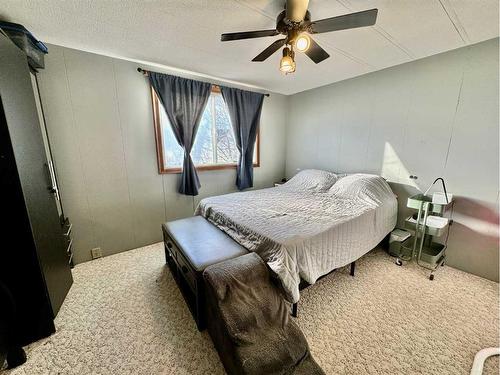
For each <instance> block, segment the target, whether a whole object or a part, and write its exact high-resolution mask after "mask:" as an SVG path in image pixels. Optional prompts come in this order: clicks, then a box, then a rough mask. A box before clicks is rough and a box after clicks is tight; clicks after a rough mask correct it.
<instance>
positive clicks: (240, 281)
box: [203, 253, 324, 375]
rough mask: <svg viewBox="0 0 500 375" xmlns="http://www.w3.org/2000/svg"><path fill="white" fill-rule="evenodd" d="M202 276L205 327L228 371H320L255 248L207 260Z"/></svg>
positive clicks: (305, 372)
mask: <svg viewBox="0 0 500 375" xmlns="http://www.w3.org/2000/svg"><path fill="white" fill-rule="evenodd" d="M203 276H204V278H205V281H206V298H207V310H208V319H207V320H208V331H209V333H210V336H211V337H212V340H213V342H214V345H215V347H216V349H217V351H218V352H219V356H220V358H221V360H222V362H223V364H224V367H225V368H226V371H227V372H228V373H229V374H310V375H315V374H324V372H323V370H321V368H320V367H319V366H318V365H317V364H316V362H315V361H314V359H313V358H312V356H311V354H310V352H309V347H308V344H307V341H306V339H305V337H304V335H303V334H302V332H301V331H300V329H299V327H298V326H297V325H296V324H295V322H293V320H292V319H291V318H290V314H289V305H287V303H286V302H285V301H284V300H283V297H282V295H281V293H280V291H279V290H278V289H277V288H276V287H275V286H274V285H273V284H272V283H271V280H270V275H269V271H268V269H267V266H266V264H265V263H264V262H263V261H262V259H261V258H260V257H259V256H258V255H257V254H255V253H250V254H247V255H243V256H241V257H238V258H234V259H230V260H228V261H225V262H222V263H218V264H215V265H213V266H210V267H208V268H207V269H206V270H205V272H204V274H203Z"/></svg>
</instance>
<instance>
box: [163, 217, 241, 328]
mask: <svg viewBox="0 0 500 375" xmlns="http://www.w3.org/2000/svg"><path fill="white" fill-rule="evenodd" d="M162 229H163V239H164V243H165V257H166V260H167V264H168V266H169V268H170V270H171V272H172V275H173V276H174V279H175V281H176V282H177V285H178V286H179V289H180V290H181V292H182V295H183V296H184V299H185V300H186V303H187V305H188V307H189V309H190V310H191V314H192V315H193V318H194V320H195V322H196V325H197V327H198V329H199V330H200V331H201V330H203V329H204V328H205V326H206V317H205V312H206V308H205V288H204V281H203V276H202V274H203V271H204V270H205V268H207V267H208V266H210V265H212V264H216V263H220V262H222V261H225V260H228V259H231V258H236V257H239V256H241V255H244V254H247V253H248V251H247V250H246V249H245V248H244V247H242V246H240V245H239V244H237V243H236V242H235V241H234V240H233V239H232V238H230V237H229V236H228V235H226V234H225V233H224V232H222V231H221V230H219V229H218V228H217V227H215V226H214V225H213V224H211V223H209V222H208V221H207V220H206V219H205V218H203V217H201V216H194V217H190V218H187V219H181V220H175V221H169V222H167V223H165V224H163V225H162Z"/></svg>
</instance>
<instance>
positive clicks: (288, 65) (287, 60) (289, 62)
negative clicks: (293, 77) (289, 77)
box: [280, 47, 295, 74]
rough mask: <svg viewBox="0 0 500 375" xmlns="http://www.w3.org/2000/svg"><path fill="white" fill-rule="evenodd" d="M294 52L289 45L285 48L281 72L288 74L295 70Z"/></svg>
mask: <svg viewBox="0 0 500 375" xmlns="http://www.w3.org/2000/svg"><path fill="white" fill-rule="evenodd" d="M293 57H294V53H293V51H291V50H290V49H289V48H288V47H285V48H283V57H282V58H281V60H280V70H281V72H283V73H285V74H288V73H293V72H295V61H294V60H293Z"/></svg>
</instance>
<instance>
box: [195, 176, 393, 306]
mask: <svg viewBox="0 0 500 375" xmlns="http://www.w3.org/2000/svg"><path fill="white" fill-rule="evenodd" d="M196 214H197V215H202V216H203V217H205V218H206V219H207V220H208V221H210V222H211V223H212V224H214V225H215V226H217V227H218V228H219V229H221V230H222V231H224V232H225V233H227V234H228V235H229V236H230V237H232V238H233V239H234V240H235V241H236V242H238V243H239V244H241V245H242V246H244V247H245V248H247V249H248V250H250V251H253V252H256V253H257V254H259V255H260V256H261V257H262V259H264V261H265V262H266V263H267V264H268V266H269V267H270V269H271V270H272V271H273V272H274V273H275V274H276V276H277V277H278V278H279V280H280V281H281V284H282V287H283V290H284V292H285V296H286V298H287V300H289V301H290V302H292V303H296V302H298V300H299V297H300V294H299V285H300V282H301V279H303V280H304V281H305V282H307V283H308V284H314V283H315V282H316V280H317V279H318V278H320V277H321V276H323V275H325V274H327V273H329V272H331V271H332V270H334V269H336V268H339V267H343V266H345V265H347V264H349V263H352V262H354V261H355V260H357V259H358V258H360V257H361V256H363V255H364V254H366V253H367V252H368V251H370V250H371V249H373V248H374V247H375V246H376V245H377V244H378V243H379V242H380V241H381V240H382V239H384V237H385V236H386V235H387V234H388V233H390V231H391V230H392V229H393V228H394V227H395V225H396V220H397V201H396V197H395V195H394V194H393V192H392V190H391V188H390V187H389V185H388V184H387V182H386V181H385V180H384V179H383V178H381V177H380V176H376V175H368V174H351V175H345V176H338V175H336V174H334V173H330V172H326V171H319V170H305V171H301V172H299V173H298V174H297V175H296V176H294V177H293V178H292V179H291V180H290V181H288V182H287V183H285V184H283V185H281V186H278V187H274V188H269V189H261V190H253V191H247V192H239V193H232V194H227V195H221V196H215V197H210V198H205V199H203V200H201V201H200V203H199V205H198V207H197V209H196Z"/></svg>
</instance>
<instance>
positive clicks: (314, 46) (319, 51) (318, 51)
mask: <svg viewBox="0 0 500 375" xmlns="http://www.w3.org/2000/svg"><path fill="white" fill-rule="evenodd" d="M310 39H311V45H310V46H309V48H308V49H307V51H305V52H304V53H305V54H306V55H307V56H309V58H310V59H311V60H312V61H314V62H315V63H316V64H318V63H320V62H321V61H323V60H325V59H327V58H329V57H330V55H329V54H328V52H326V51H325V50H324V49H323V48H321V47H320V45H319V44H318V43H316V42H315V41H314V40H313V39H312V38H310Z"/></svg>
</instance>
